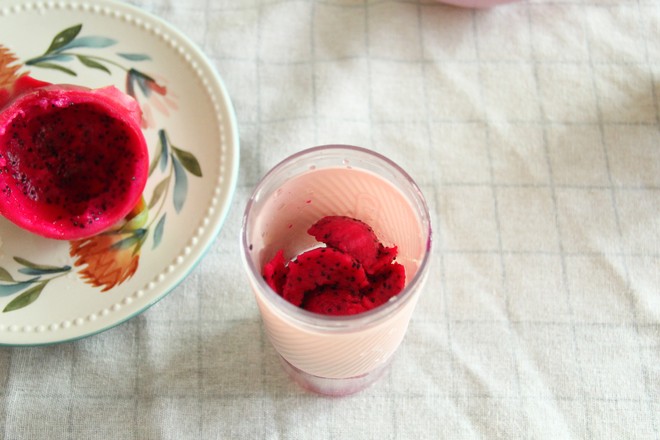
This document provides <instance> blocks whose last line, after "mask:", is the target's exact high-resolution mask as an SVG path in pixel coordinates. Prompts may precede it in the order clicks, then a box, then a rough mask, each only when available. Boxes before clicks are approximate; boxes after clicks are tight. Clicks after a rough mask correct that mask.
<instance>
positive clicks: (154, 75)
mask: <svg viewBox="0 0 660 440" xmlns="http://www.w3.org/2000/svg"><path fill="white" fill-rule="evenodd" d="M0 29H2V36H1V37H0V38H1V40H0V86H1V85H2V79H3V77H4V78H5V80H6V78H7V77H8V76H10V77H11V76H13V75H14V74H20V73H25V72H28V71H29V73H30V74H31V75H32V76H33V77H35V78H37V79H40V80H44V81H49V82H54V83H73V84H79V85H83V86H87V87H102V86H107V85H115V86H116V87H118V88H120V89H122V90H124V91H126V92H127V93H131V94H133V95H134V96H135V97H136V99H137V100H138V102H139V103H140V105H141V107H142V110H143V113H144V114H145V118H144V124H145V128H144V133H145V136H146V138H147V142H148V144H149V150H150V157H151V160H152V161H153V164H154V167H153V171H152V174H150V176H149V180H148V183H147V187H146V189H145V192H144V199H145V203H146V204H147V206H148V208H146V213H147V214H148V215H147V216H146V219H145V218H144V216H143V217H141V221H138V222H134V223H135V224H134V225H133V226H132V227H131V228H129V230H128V231H124V232H122V233H121V234H120V233H116V234H111V235H109V236H103V238H99V237H96V238H94V239H93V241H88V242H84V243H77V245H78V246H76V244H75V243H70V242H65V241H56V240H48V239H43V238H40V237H37V236H35V235H32V234H30V233H27V232H25V231H23V230H21V229H19V228H17V227H16V226H14V225H13V224H12V223H10V222H8V221H7V220H6V219H4V218H0V344H3V345H36V344H48V343H54V342H62V341H69V340H72V339H77V338H81V337H84V336H89V335H92V334H95V333H98V332H101V331H104V330H107V329H109V328H111V327H113V326H115V325H117V324H119V323H122V322H124V321H126V320H127V319H129V318H131V317H133V316H135V315H137V314H139V313H141V312H142V311H144V310H145V309H146V308H148V307H149V306H151V305H152V304H154V303H155V302H156V301H158V300H159V299H160V298H162V297H163V296H164V295H166V294H167V293H168V292H169V291H170V290H171V289H172V288H173V287H174V286H176V285H177V284H178V283H179V282H180V281H181V280H182V279H183V278H184V277H185V276H186V275H187V274H188V273H189V272H190V271H191V270H192V268H193V267H194V266H195V264H196V263H197V262H198V261H199V259H200V258H201V257H202V255H203V254H204V252H205V250H206V249H207V248H208V247H209V246H210V244H211V243H212V242H213V240H214V239H215V238H216V236H217V235H218V232H219V231H220V228H221V226H222V224H223V222H224V220H225V217H226V214H227V211H228V209H229V205H230V201H231V198H232V196H233V193H234V191H235V187H236V181H237V174H238V157H239V146H238V142H239V141H238V133H237V129H236V119H235V115H234V112H233V109H232V105H231V102H230V99H229V96H228V95H227V92H226V90H225V87H224V86H223V83H222V80H221V79H220V77H219V76H218V74H217V73H216V71H215V70H214V68H213V67H212V65H211V64H210V63H209V61H208V60H207V59H206V57H205V56H204V55H203V54H202V53H201V52H200V50H199V49H198V48H196V46H195V45H194V44H193V43H191V41H190V40H189V39H188V38H186V37H185V36H183V35H182V34H181V33H180V32H178V31H177V30H175V29H173V28H172V27H171V26H169V25H168V24H166V23H164V22H163V21H161V20H160V19H158V18H155V17H153V16H151V15H149V14H147V13H145V12H144V11H141V10H139V9H137V8H135V7H132V6H129V5H126V4H123V3H118V2H114V1H110V0H103V1H100V0H94V1H91V0H89V1H83V0H80V1H77V0H60V1H48V2H46V1H43V2H42V1H25V0H10V1H3V2H2V3H0ZM164 145H165V147H163V146H164Z"/></svg>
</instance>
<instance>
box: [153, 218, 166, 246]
mask: <svg viewBox="0 0 660 440" xmlns="http://www.w3.org/2000/svg"><path fill="white" fill-rule="evenodd" d="M166 215H167V213H165V214H163V216H162V217H161V218H160V220H158V223H157V224H156V228H155V229H154V245H153V247H152V249H156V248H157V247H158V245H159V244H160V242H161V241H162V239H163V231H164V230H165V216H166Z"/></svg>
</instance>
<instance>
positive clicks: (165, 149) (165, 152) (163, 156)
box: [158, 129, 170, 171]
mask: <svg viewBox="0 0 660 440" xmlns="http://www.w3.org/2000/svg"><path fill="white" fill-rule="evenodd" d="M158 139H159V141H160V170H161V171H165V168H166V167H167V159H168V157H169V155H170V148H169V146H170V141H169V139H168V138H167V133H166V132H165V130H162V129H161V130H158Z"/></svg>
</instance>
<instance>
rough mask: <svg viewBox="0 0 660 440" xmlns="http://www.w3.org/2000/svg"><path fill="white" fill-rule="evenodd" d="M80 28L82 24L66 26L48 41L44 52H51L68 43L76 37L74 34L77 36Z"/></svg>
mask: <svg viewBox="0 0 660 440" xmlns="http://www.w3.org/2000/svg"><path fill="white" fill-rule="evenodd" d="M81 29H82V24H77V25H75V26H71V27H70V28H66V29H64V30H63V31H62V32H60V33H59V34H57V35H55V38H53V41H52V42H51V43H50V46H49V47H48V50H46V53H51V52H53V51H55V50H57V49H59V48H61V47H63V46H65V45H67V44H69V43H70V42H71V41H73V39H74V38H76V36H78V34H79V33H80V30H81Z"/></svg>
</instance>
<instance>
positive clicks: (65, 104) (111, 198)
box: [0, 77, 149, 240]
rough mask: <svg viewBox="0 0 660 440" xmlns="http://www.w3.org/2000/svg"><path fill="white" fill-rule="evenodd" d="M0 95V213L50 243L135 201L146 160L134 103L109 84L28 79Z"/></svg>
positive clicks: (99, 223)
mask: <svg viewBox="0 0 660 440" xmlns="http://www.w3.org/2000/svg"><path fill="white" fill-rule="evenodd" d="M0 98H2V100H3V102H0V106H3V105H4V106H3V107H2V108H0V214H1V215H3V216H4V217H6V218H7V219H8V220H10V221H12V222H13V223H15V224H16V225H18V226H20V227H22V228H24V229H26V230H28V231H30V232H33V233H35V234H38V235H41V236H44V237H47V238H54V239H60V240H77V239H82V238H86V237H90V236H93V235H96V234H98V233H100V232H103V231H105V230H107V229H109V228H110V227H112V226H113V225H114V224H115V223H117V222H118V221H120V220H121V219H122V218H123V217H124V216H126V214H128V213H129V212H130V211H131V209H132V208H133V207H134V206H135V205H136V204H137V203H138V202H139V200H140V197H141V195H142V192H143V190H144V187H145V185H146V181H147V176H148V166H149V163H148V162H149V157H148V149H147V144H146V141H145V139H144V136H143V134H142V131H141V129H140V121H141V111H140V108H139V106H138V104H137V102H136V101H135V100H134V99H133V98H131V97H130V96H128V95H126V94H124V93H122V92H121V91H120V90H118V89H117V88H115V87H113V86H110V87H105V88H101V89H95V90H92V89H88V88H85V87H80V86H74V85H54V84H48V83H44V82H41V81H38V80H34V79H32V78H30V77H21V78H19V80H18V81H16V83H15V85H14V87H13V89H12V90H10V91H9V94H8V93H7V92H6V91H5V93H4V94H3V95H2V96H0Z"/></svg>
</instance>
